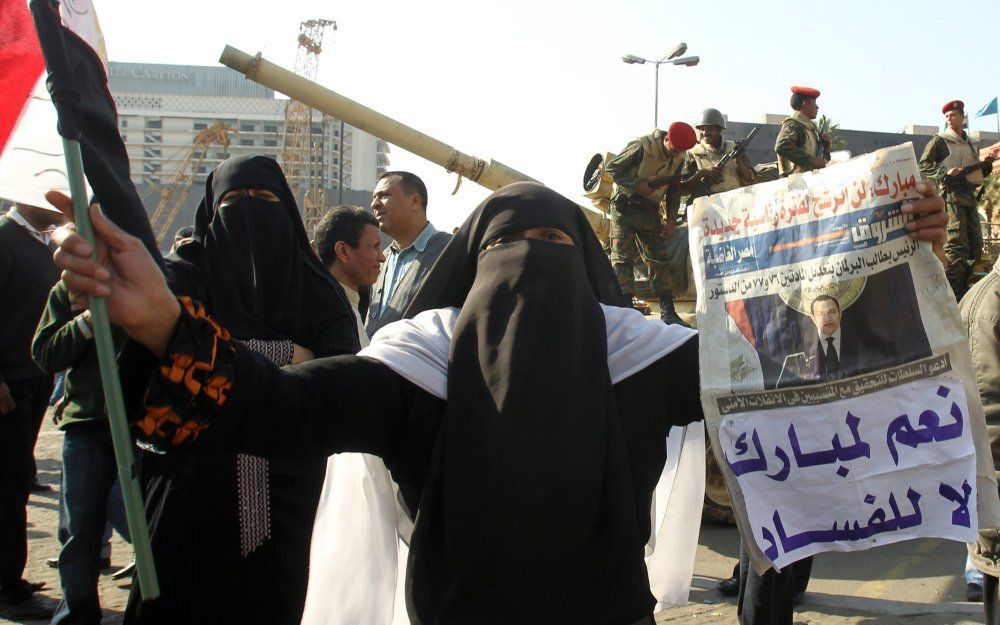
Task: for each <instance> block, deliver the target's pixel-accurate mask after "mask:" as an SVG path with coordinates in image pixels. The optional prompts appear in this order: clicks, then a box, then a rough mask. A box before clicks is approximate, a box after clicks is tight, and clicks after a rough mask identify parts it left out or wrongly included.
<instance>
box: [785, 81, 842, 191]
mask: <svg viewBox="0 0 1000 625" xmlns="http://www.w3.org/2000/svg"><path fill="white" fill-rule="evenodd" d="M818 97H819V90H817V89H813V88H812V87H792V99H791V106H792V110H794V111H795V112H794V113H792V116H791V117H786V118H785V121H783V122H781V130H780V131H779V132H778V138H777V140H775V142H774V151H775V153H776V154H777V155H778V173H779V174H781V175H782V176H789V175H791V174H801V173H804V172H807V171H812V170H814V169H823V168H824V167H826V164H827V163H828V162H829V160H830V139H829V137H827V136H826V134H825V133H824V134H823V135H820V134H819V132H818V131H817V130H816V124H814V123H813V120H814V119H816V115H817V114H818V113H819V105H818V104H816V98H818Z"/></svg>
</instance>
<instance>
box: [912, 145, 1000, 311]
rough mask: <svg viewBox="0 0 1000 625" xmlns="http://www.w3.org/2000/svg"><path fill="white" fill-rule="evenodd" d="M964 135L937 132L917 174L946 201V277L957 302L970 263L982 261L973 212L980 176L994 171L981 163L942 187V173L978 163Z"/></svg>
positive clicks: (966, 285)
mask: <svg viewBox="0 0 1000 625" xmlns="http://www.w3.org/2000/svg"><path fill="white" fill-rule="evenodd" d="M963 135H964V136H961V137H959V136H958V134H957V133H956V132H955V131H954V130H952V129H950V128H949V129H947V130H945V131H944V132H939V133H938V134H936V135H934V138H933V139H931V140H930V142H929V143H928V144H927V147H926V148H924V154H923V156H921V157H920V173H921V174H922V175H923V176H924V177H925V178H929V179H931V180H934V181H935V182H937V183H938V191H939V192H940V194H941V196H942V197H943V198H944V199H945V203H946V207H947V210H948V240H947V242H946V243H945V245H944V253H945V256H946V257H947V260H948V263H947V267H946V268H945V274H946V275H947V276H948V282H949V283H950V284H951V290H952V291H954V292H955V298H956V299H962V296H963V295H964V294H965V292H966V291H968V290H969V278H971V277H972V263H975V262H978V261H979V260H980V259H981V258H982V254H983V235H982V230H980V223H979V213H978V212H977V211H976V191H977V190H978V189H979V186H980V185H981V184H982V183H983V176H987V175H989V173H990V171H991V170H992V167H993V166H992V163H984V164H983V167H982V169H981V170H980V171H975V172H973V173H971V174H969V175H968V176H966V177H965V180H961V181H958V182H956V183H954V184H950V185H948V186H947V187H946V186H945V185H944V176H945V173H946V172H947V171H948V170H949V169H951V168H952V167H958V168H959V169H962V168H965V167H966V166H968V165H972V164H974V163H977V162H979V150H978V149H976V146H975V145H974V144H973V143H972V141H971V140H969V138H968V136H967V135H965V133H963ZM970 261H971V262H970Z"/></svg>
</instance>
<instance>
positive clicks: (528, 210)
mask: <svg viewBox="0 0 1000 625" xmlns="http://www.w3.org/2000/svg"><path fill="white" fill-rule="evenodd" d="M542 227H548V228H559V229H560V230H562V231H563V232H565V233H566V234H568V235H569V236H570V237H571V238H572V239H573V242H574V243H575V244H576V247H577V249H578V250H579V251H580V253H581V254H582V255H583V264H584V268H585V269H586V276H585V277H584V278H585V279H586V280H587V281H588V282H589V283H590V285H591V287H592V288H593V290H594V293H595V295H596V296H597V299H598V300H599V301H600V302H601V303H603V304H609V305H611V306H627V305H628V303H627V302H626V300H625V296H624V295H622V291H621V288H620V287H619V286H618V280H617V279H616V278H615V273H614V270H612V268H611V264H610V263H609V262H608V256H607V254H605V252H604V248H603V247H601V242H600V241H599V240H598V239H597V235H596V234H594V230H593V228H591V227H590V224H589V223H588V222H587V217H586V216H585V215H584V214H583V211H582V210H581V209H580V207H579V206H577V205H576V204H574V203H573V202H572V201H570V200H568V199H567V198H565V197H563V196H562V195H560V194H558V193H556V192H555V191H553V190H552V189H549V188H548V187H546V186H544V185H541V184H538V183H534V182H518V183H515V184H512V185H508V186H506V187H504V188H502V189H500V190H499V191H496V192H495V193H493V194H492V195H491V196H489V197H488V198H486V199H485V200H484V201H483V203H482V204H480V205H479V206H478V207H477V208H476V210H474V211H473V212H472V214H471V215H470V216H469V218H468V219H466V220H465V223H464V224H462V226H461V227H460V228H459V229H458V232H456V233H455V234H454V235H453V236H452V238H451V241H450V242H449V243H448V246H447V247H445V248H444V250H442V252H441V255H440V256H439V257H438V260H437V262H436V263H435V265H434V267H433V269H432V270H431V272H430V273H429V274H428V275H427V278H426V279H425V280H424V283H423V284H422V285H421V287H420V290H418V291H417V293H416V295H415V296H414V298H413V301H412V302H410V305H409V306H408V307H407V308H406V311H405V312H404V315H403V316H404V318H406V319H409V318H412V317H413V316H414V315H416V314H417V313H420V312H423V311H425V310H431V309H434V308H445V307H447V306H459V307H461V306H462V304H463V303H464V302H465V297H466V295H467V294H468V293H469V289H470V288H472V282H473V280H475V278H476V268H477V264H478V259H479V252H480V251H481V250H482V249H483V248H484V247H485V246H486V244H487V243H489V242H490V241H492V240H493V239H496V238H497V237H501V236H505V235H508V234H511V233H515V232H521V231H523V230H527V229H528V228H542Z"/></svg>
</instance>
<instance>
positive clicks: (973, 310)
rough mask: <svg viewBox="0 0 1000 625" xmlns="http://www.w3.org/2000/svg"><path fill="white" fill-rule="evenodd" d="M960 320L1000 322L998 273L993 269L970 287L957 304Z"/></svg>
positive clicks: (999, 280)
mask: <svg viewBox="0 0 1000 625" xmlns="http://www.w3.org/2000/svg"><path fill="white" fill-rule="evenodd" d="M958 310H959V313H961V315H962V319H964V320H965V321H967V322H968V321H970V320H974V319H980V320H981V319H987V320H994V321H997V320H1000V272H998V271H997V268H996V267H994V268H993V269H992V270H991V271H990V272H989V273H988V274H986V276H985V277H984V278H983V279H982V280H980V281H979V282H977V283H975V284H974V285H972V288H971V289H969V292H968V293H966V294H965V296H964V297H963V298H962V301H961V302H959V304H958Z"/></svg>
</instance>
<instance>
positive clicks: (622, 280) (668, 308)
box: [606, 122, 708, 326]
mask: <svg viewBox="0 0 1000 625" xmlns="http://www.w3.org/2000/svg"><path fill="white" fill-rule="evenodd" d="M694 144H695V132H694V128H692V127H691V126H689V125H688V124H685V123H684V122H674V123H673V124H671V125H670V127H669V128H668V129H667V130H666V132H664V131H663V130H659V129H657V130H654V131H653V132H652V133H651V134H648V135H645V136H642V137H639V138H638V139H636V140H634V141H632V142H631V143H629V144H628V146H626V148H625V149H624V150H622V152H621V153H620V154H619V155H618V156H616V157H615V158H613V159H611V160H610V161H609V162H608V164H607V165H606V171H607V173H608V175H609V176H610V177H611V180H612V181H614V192H613V195H612V197H611V264H612V265H613V266H614V268H615V274H616V275H617V276H618V284H620V285H621V288H622V291H623V292H624V293H625V296H626V297H628V298H631V297H633V296H634V295H635V274H634V267H635V263H636V262H638V261H639V260H640V259H641V260H643V261H645V262H646V266H647V268H648V269H649V282H650V287H651V288H652V289H653V293H655V294H656V296H657V297H659V299H660V318H661V319H662V320H663V321H664V322H665V323H668V324H674V323H676V324H680V325H685V326H686V325H687V324H686V323H684V321H683V320H681V318H680V317H679V316H678V315H677V311H676V310H675V309H674V293H673V288H672V285H671V280H670V277H669V275H668V273H667V272H668V270H669V268H668V267H667V244H666V242H667V240H668V239H670V238H672V237H673V236H674V229H675V227H676V224H677V211H678V209H679V207H680V194H681V193H682V192H683V191H685V190H687V189H688V188H690V187H691V186H693V185H694V184H697V183H700V182H702V181H703V180H705V179H706V176H707V175H708V173H707V172H698V173H697V174H695V175H694V176H691V177H690V178H687V179H682V178H681V169H682V168H683V166H684V152H685V151H686V150H688V149H690V148H691V147H692V146H693V145H694ZM661 205H662V208H661ZM664 212H665V215H664Z"/></svg>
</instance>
